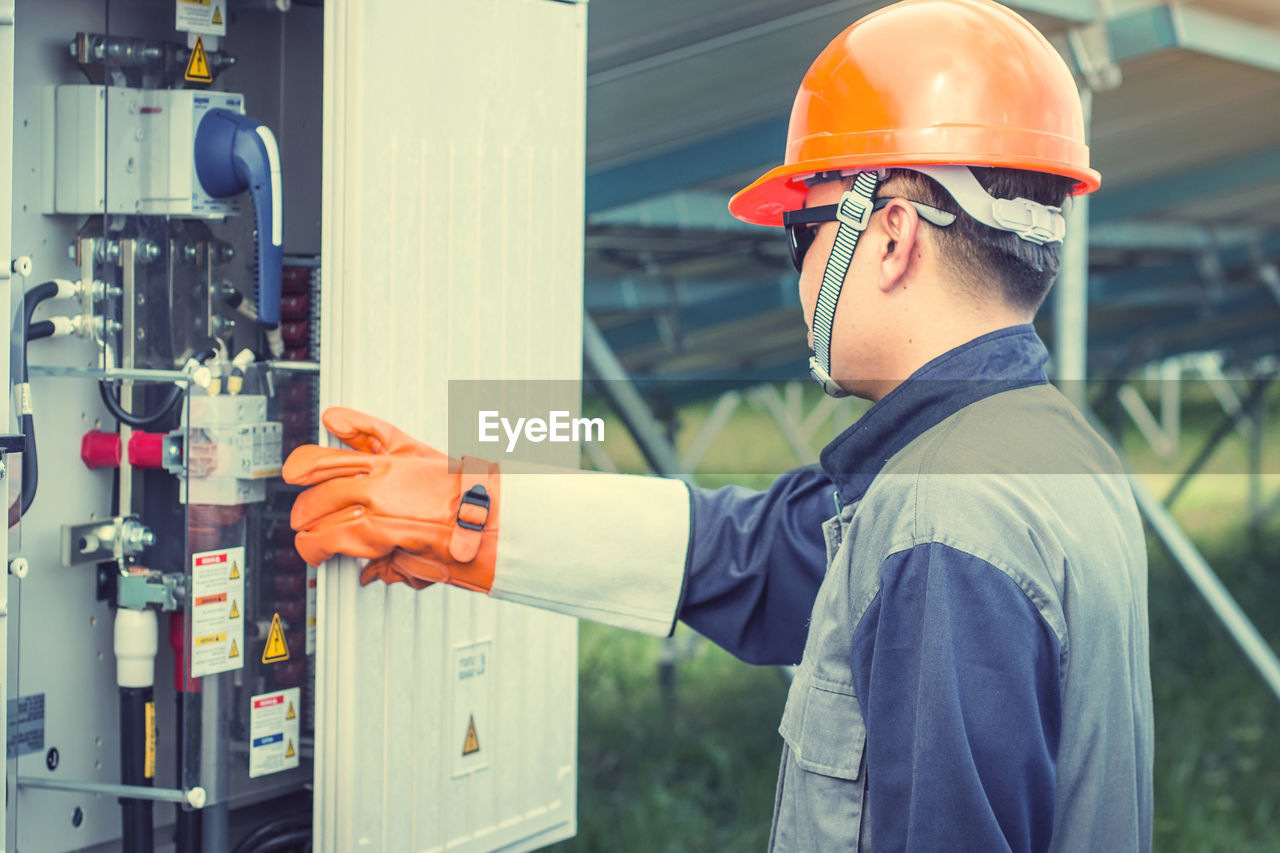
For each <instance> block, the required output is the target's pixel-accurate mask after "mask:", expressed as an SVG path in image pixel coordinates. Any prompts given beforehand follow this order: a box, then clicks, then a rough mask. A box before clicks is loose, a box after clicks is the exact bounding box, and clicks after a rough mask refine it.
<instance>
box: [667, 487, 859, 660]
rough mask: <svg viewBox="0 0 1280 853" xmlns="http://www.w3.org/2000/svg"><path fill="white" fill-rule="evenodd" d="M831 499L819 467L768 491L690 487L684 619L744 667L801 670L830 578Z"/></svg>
mask: <svg viewBox="0 0 1280 853" xmlns="http://www.w3.org/2000/svg"><path fill="white" fill-rule="evenodd" d="M833 494H834V487H833V486H832V484H831V480H830V479H829V478H828V477H827V475H826V474H825V473H824V472H823V471H822V469H821V468H819V467H818V466H816V465H813V466H808V467H804V468H797V469H794V470H791V471H788V472H787V473H785V474H783V475H782V476H781V477H779V478H778V479H777V480H776V481H775V482H774V484H773V485H772V486H771V487H770V488H769V490H768V491H765V492H756V491H752V490H750V489H745V488H742V487H739V486H726V487H724V488H721V489H700V488H691V489H690V504H691V510H690V512H691V518H692V524H691V530H690V543H689V552H688V557H687V563H686V570H685V590H684V598H683V601H682V603H681V606H680V618H681V619H683V620H684V622H685V623H686V624H688V625H689V626H690V627H692V628H693V629H694V630H696V631H698V632H699V633H701V634H702V635H704V636H706V637H707V638H709V639H711V640H712V641H713V642H715V643H716V644H717V645H719V646H721V647H723V648H725V649H727V650H728V651H729V652H731V653H732V654H734V655H736V656H737V657H739V658H741V659H742V660H745V661H747V662H749V663H759V664H787V663H796V662H797V661H799V660H800V657H801V654H802V652H803V651H804V642H805V637H806V635H807V634H808V629H809V614H810V612H811V611H812V610H813V601H814V598H815V597H816V596H817V594H818V586H819V584H821V583H822V577H823V574H824V573H825V571H826V546H825V545H824V540H823V536H822V523H823V522H824V521H825V520H827V519H828V518H830V517H832V516H833V515H835V501H834V498H833Z"/></svg>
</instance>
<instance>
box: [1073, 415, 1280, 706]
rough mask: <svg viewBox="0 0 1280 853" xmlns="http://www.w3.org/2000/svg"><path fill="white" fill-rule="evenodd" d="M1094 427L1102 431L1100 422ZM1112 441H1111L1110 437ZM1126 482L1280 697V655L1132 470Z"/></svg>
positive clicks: (1164, 542)
mask: <svg viewBox="0 0 1280 853" xmlns="http://www.w3.org/2000/svg"><path fill="white" fill-rule="evenodd" d="M1094 427H1095V429H1098V431H1099V432H1102V431H1103V430H1102V428H1101V425H1100V424H1097V423H1096V422H1095V424H1094ZM1113 443H1114V441H1113ZM1128 476H1129V485H1130V487H1131V488H1132V489H1133V496H1134V499H1135V500H1137V502H1138V509H1139V510H1140V511H1141V512H1142V515H1143V517H1144V518H1145V519H1146V521H1147V524H1148V526H1149V527H1150V528H1151V532H1152V533H1154V534H1155V536H1156V538H1157V539H1159V540H1160V544H1161V545H1163V546H1164V548H1165V550H1166V551H1167V552H1168V553H1169V556H1170V557H1172V558H1173V561H1174V562H1175V563H1177V564H1178V566H1179V567H1180V568H1181V569H1182V571H1183V572H1184V573H1185V574H1186V575H1187V578H1188V579H1189V580H1190V581H1191V583H1192V585H1193V586H1194V587H1195V588H1196V591H1197V592H1199V593H1200V595H1201V596H1202V597H1203V598H1204V600H1205V602H1206V603H1207V604H1208V605H1209V609H1211V610H1212V611H1213V613H1214V615H1215V616H1217V617H1218V620H1219V621H1220V622H1221V623H1222V625H1223V627H1225V628H1226V629H1227V632H1228V633H1229V634H1231V638H1232V639H1233V640H1235V641H1236V644H1237V645H1238V646H1240V650H1241V651H1242V652H1244V655H1245V657H1246V658H1247V659H1248V661H1249V663H1251V664H1252V665H1253V667H1254V668H1255V669H1256V670H1257V671H1258V675H1259V676H1261V677H1262V680H1263V682H1264V683H1265V684H1266V685H1267V687H1268V689H1270V690H1271V692H1272V693H1273V694H1274V695H1275V696H1276V697H1277V698H1278V699H1280V659H1277V657H1276V653H1275V651H1274V650H1273V649H1272V648H1271V646H1269V645H1268V644H1267V641H1266V640H1265V639H1263V637H1262V635H1261V634H1259V633H1258V629H1257V628H1255V627H1254V625H1253V622H1251V621H1250V620H1249V617H1248V616H1247V615H1245V612H1244V611H1243V610H1241V609H1240V605H1239V604H1237V603H1236V600H1235V599H1234V598H1233V597H1232V596H1231V593H1230V592H1229V591H1228V590H1227V588H1226V587H1225V586H1223V584H1222V581H1221V580H1220V579H1219V578H1218V576H1217V575H1216V574H1215V573H1214V571H1213V568H1212V567H1211V566H1210V565H1209V563H1208V562H1207V561H1206V560H1205V558H1204V556H1203V555H1202V554H1201V553H1200V551H1199V549H1197V548H1196V546H1195V543H1194V542H1192V541H1191V538H1190V537H1188V536H1187V534H1186V533H1185V532H1184V531H1183V529H1182V528H1181V527H1180V526H1179V525H1178V522H1177V520H1175V519H1174V517H1173V515H1172V513H1170V512H1169V510H1168V508H1166V507H1165V505H1164V504H1162V503H1160V500H1159V498H1157V497H1156V496H1155V495H1154V494H1152V492H1151V490H1150V489H1149V488H1147V485H1146V484H1145V483H1143V482H1142V479H1141V478H1140V477H1138V476H1137V475H1136V474H1133V473H1130V474H1129V475H1128Z"/></svg>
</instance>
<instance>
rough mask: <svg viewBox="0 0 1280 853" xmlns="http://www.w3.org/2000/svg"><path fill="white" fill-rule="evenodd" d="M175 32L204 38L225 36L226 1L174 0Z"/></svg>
mask: <svg viewBox="0 0 1280 853" xmlns="http://www.w3.org/2000/svg"><path fill="white" fill-rule="evenodd" d="M173 6H174V13H173V17H174V24H173V28H174V29H175V30H182V31H184V32H188V33H201V34H203V35H206V36H225V35H226V34H227V0H174V3H173Z"/></svg>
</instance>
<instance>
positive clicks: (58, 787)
mask: <svg viewBox="0 0 1280 853" xmlns="http://www.w3.org/2000/svg"><path fill="white" fill-rule="evenodd" d="M18 787H19V788H48V789H49V790H53V791H77V792H80V793H84V794H103V795H105V796H108V797H122V798H124V799H126V800H156V801H158V802H162V803H181V804H184V805H188V806H191V807H192V808H193V809H199V808H203V807H204V802H205V790H204V788H192V789H191V790H190V791H181V790H179V789H177V788H146V787H143V786H141V785H109V784H105V783H102V782H76V781H74V780H61V779H42V778H40V777H38V776H19V777H18Z"/></svg>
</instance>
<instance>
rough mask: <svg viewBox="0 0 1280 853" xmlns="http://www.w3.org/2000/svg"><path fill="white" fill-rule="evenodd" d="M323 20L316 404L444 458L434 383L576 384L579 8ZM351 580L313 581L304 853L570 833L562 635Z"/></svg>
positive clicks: (362, 14)
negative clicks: (383, 424) (311, 816)
mask: <svg viewBox="0 0 1280 853" xmlns="http://www.w3.org/2000/svg"><path fill="white" fill-rule="evenodd" d="M325 14H326V21H325V43H324V52H325V57H324V111H325V116H324V188H323V199H324V210H323V212H322V221H323V235H322V246H323V250H322V267H321V276H322V291H323V330H322V335H321V353H320V361H321V387H322V392H321V398H322V399H321V402H322V404H323V405H333V404H343V405H348V406H353V407H356V408H360V409H363V410H366V411H369V412H371V413H373V414H376V415H378V416H380V417H384V418H386V419H388V420H390V421H392V422H394V423H396V424H398V425H399V426H400V427H402V428H403V429H405V430H406V431H408V432H410V433H411V434H414V435H416V436H419V437H421V438H422V439H424V440H426V441H428V442H430V443H432V444H434V445H436V446H439V447H444V446H446V445H447V441H448V438H447V420H446V414H447V413H446V403H447V397H448V381H449V380H451V379H453V380H457V379H561V380H570V381H572V380H577V379H579V378H580V371H581V360H582V356H581V353H582V350H581V346H582V343H581V325H582V234H583V222H582V219H583V212H582V201H583V162H584V160H583V156H584V155H583V135H584V105H585V53H586V7H585V5H581V4H575V3H561V2H553V0H467V2H462V3H459V2H445V0H401V2H390V0H335V1H334V2H329V3H328V4H326V9H325ZM285 180H286V181H287V180H288V176H287V174H286V176H285ZM357 575H358V572H357V570H356V566H355V565H353V564H352V561H345V560H335V561H331V563H330V564H329V565H328V566H326V567H325V569H324V570H323V571H322V573H321V583H320V590H319V613H320V619H321V622H320V625H319V626H318V627H319V638H320V639H319V659H318V678H317V729H316V732H317V734H316V794H315V796H316V814H317V830H318V833H319V834H318V837H317V841H318V843H317V850H324V851H343V853H345V851H352V850H358V849H369V850H405V851H408V850H412V851H425V850H441V849H443V848H445V847H446V846H448V847H449V848H450V849H451V850H453V849H457V850H495V849H530V848H533V847H539V846H543V845H545V844H548V843H551V842H553V841H556V840H559V839H562V838H565V837H568V836H570V835H572V834H573V833H574V831H575V804H574V799H575V772H576V755H575V752H576V704H577V627H576V623H575V622H573V621H572V620H569V619H565V618H563V617H558V616H552V615H549V614H545V613H542V612H539V611H535V610H531V609H527V608H521V607H517V606H513V605H503V604H499V603H496V602H493V601H490V600H489V599H487V598H485V597H483V596H480V595H474V594H471V593H466V592H462V591H458V590H453V589H444V588H442V587H440V586H435V587H430V588H428V589H426V590H424V591H422V592H416V593H415V592H413V591H412V590H410V589H408V588H406V587H405V586H404V585H397V586H394V587H387V586H383V585H382V584H377V585H373V586H370V587H366V588H361V587H360V586H359V583H358V581H357ZM476 666H483V668H484V672H483V677H482V679H481V680H480V681H479V682H476V681H471V680H470V679H469V677H468V676H465V675H464V673H470V675H471V676H474V675H475V671H474V668H475V667H476ZM468 668H471V669H468ZM460 679H464V680H467V682H468V683H466V684H465V685H463V686H459V685H461V684H463V681H462V680H460ZM473 709H474V710H473ZM472 718H474V725H475V732H474V735H475V737H476V739H477V741H478V744H479V746H480V750H481V752H480V753H476V752H475V751H474V750H471V749H470V746H473V745H474V744H470V745H469V744H468V740H469V737H470V732H469V731H468V728H469V727H470V726H471V725H472ZM464 752H466V753H467V754H466V755H465V756H464V755H463V753H464ZM464 758H465V759H466V760H463V759H464Z"/></svg>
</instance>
